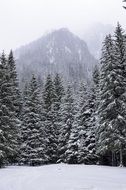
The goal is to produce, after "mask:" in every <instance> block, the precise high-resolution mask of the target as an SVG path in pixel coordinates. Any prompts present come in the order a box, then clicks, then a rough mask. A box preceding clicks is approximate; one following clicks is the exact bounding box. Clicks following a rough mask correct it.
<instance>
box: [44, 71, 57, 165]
mask: <svg viewBox="0 0 126 190" xmlns="http://www.w3.org/2000/svg"><path fill="white" fill-rule="evenodd" d="M55 98H56V96H55V90H54V83H53V81H52V78H51V75H48V76H47V79H46V82H45V85H44V90H43V108H44V109H43V114H44V117H43V122H44V126H45V134H46V156H47V162H48V163H56V161H57V146H58V145H57V143H58V142H57V141H58V140H57V126H56V123H55V111H54V100H55Z"/></svg>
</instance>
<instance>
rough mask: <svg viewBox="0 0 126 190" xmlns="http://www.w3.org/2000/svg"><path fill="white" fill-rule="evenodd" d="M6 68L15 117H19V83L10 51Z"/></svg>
mask: <svg viewBox="0 0 126 190" xmlns="http://www.w3.org/2000/svg"><path fill="white" fill-rule="evenodd" d="M7 61H8V67H9V73H10V82H11V85H12V88H13V89H12V91H13V100H12V101H13V105H14V109H15V112H16V115H17V117H18V118H19V117H20V114H21V104H22V102H21V93H20V90H19V82H18V77H17V71H16V65H15V60H14V56H13V52H12V50H11V51H10V54H9V56H8V60H7Z"/></svg>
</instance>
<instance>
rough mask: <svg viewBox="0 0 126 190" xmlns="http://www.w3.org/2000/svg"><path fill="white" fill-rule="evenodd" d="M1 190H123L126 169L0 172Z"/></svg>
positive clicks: (56, 167) (16, 169)
mask: <svg viewBox="0 0 126 190" xmlns="http://www.w3.org/2000/svg"><path fill="white" fill-rule="evenodd" d="M0 190H126V168H116V167H106V166H85V165H65V164H57V165H47V166H41V167H23V166H15V167H8V168H4V169H0Z"/></svg>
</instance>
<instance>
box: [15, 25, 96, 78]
mask: <svg viewBox="0 0 126 190" xmlns="http://www.w3.org/2000/svg"><path fill="white" fill-rule="evenodd" d="M15 55H16V58H17V68H18V72H19V74H20V78H21V77H23V78H26V77H28V76H30V75H31V73H35V74H38V75H39V76H41V78H44V77H45V76H46V75H47V74H48V73H51V74H54V73H56V72H58V73H61V74H62V75H63V77H64V78H65V79H66V80H80V79H89V78H90V76H91V72H92V68H93V67H94V65H95V64H96V63H97V61H96V59H95V58H94V57H93V56H92V55H91V54H90V52H89V50H88V48H87V45H86V43H85V42H84V41H83V40H81V39H80V38H79V37H77V36H75V35H74V34H72V33H71V32H69V31H68V30H67V29H60V30H56V31H53V32H52V33H50V34H47V35H46V36H43V37H42V38H40V39H38V40H37V41H35V42H32V43H31V44H29V45H26V46H24V47H22V48H20V49H18V50H16V52H15Z"/></svg>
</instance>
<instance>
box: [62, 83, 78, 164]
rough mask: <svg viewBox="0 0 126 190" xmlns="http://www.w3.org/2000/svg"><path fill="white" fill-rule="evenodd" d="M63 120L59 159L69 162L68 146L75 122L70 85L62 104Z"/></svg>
mask: <svg viewBox="0 0 126 190" xmlns="http://www.w3.org/2000/svg"><path fill="white" fill-rule="evenodd" d="M61 114H62V122H61V128H60V135H59V150H60V151H59V160H58V162H67V160H66V157H67V147H68V142H69V137H70V134H71V129H72V125H73V122H74V115H75V107H74V98H73V96H72V88H71V86H70V85H68V87H67V90H66V92H65V96H64V99H63V103H62V105H61Z"/></svg>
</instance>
